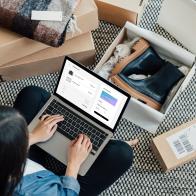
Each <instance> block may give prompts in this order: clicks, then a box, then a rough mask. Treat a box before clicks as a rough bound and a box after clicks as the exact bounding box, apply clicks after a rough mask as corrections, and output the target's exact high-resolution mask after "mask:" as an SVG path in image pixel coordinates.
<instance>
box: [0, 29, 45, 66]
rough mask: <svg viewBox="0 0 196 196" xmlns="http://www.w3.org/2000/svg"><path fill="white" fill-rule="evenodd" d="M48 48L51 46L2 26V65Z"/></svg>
mask: <svg viewBox="0 0 196 196" xmlns="http://www.w3.org/2000/svg"><path fill="white" fill-rule="evenodd" d="M46 48H49V46H47V45H45V44H42V43H40V42H36V41H34V40H31V39H28V38H25V37H22V36H20V35H18V34H16V33H14V32H11V31H9V30H6V29H4V28H1V27H0V65H3V64H6V63H9V62H11V61H14V60H16V59H19V58H22V57H24V56H27V55H30V54H33V53H35V52H38V51H40V50H43V49H46Z"/></svg>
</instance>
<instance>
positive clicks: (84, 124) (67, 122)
mask: <svg viewBox="0 0 196 196" xmlns="http://www.w3.org/2000/svg"><path fill="white" fill-rule="evenodd" d="M45 114H49V115H55V114H60V115H63V116H64V121H62V122H60V123H58V128H57V131H58V132H60V133H61V134H63V135H64V136H65V137H67V138H68V139H70V140H73V139H75V138H76V137H77V136H78V135H79V134H81V133H82V134H85V135H87V136H88V137H89V138H90V140H91V142H92V151H91V153H92V154H95V153H96V152H97V150H98V149H99V147H100V146H101V145H102V143H103V142H104V140H105V139H106V137H107V136H108V134H107V133H105V132H103V131H102V130H100V129H98V128H97V127H95V126H94V125H92V124H90V123H89V122H88V121H86V120H84V119H83V118H81V117H80V116H79V115H77V114H75V113H74V112H72V111H71V110H70V109H68V108H67V107H66V106H64V105H62V104H61V103H59V102H58V101H56V100H52V102H51V103H50V104H49V105H48V107H47V108H46V110H45V111H44V112H43V114H42V115H41V116H43V115H45Z"/></svg>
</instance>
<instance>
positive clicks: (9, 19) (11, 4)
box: [0, 0, 77, 47]
mask: <svg viewBox="0 0 196 196" xmlns="http://www.w3.org/2000/svg"><path fill="white" fill-rule="evenodd" d="M76 3H77V0H41V1H35V0H0V25H1V26H3V27H6V28H8V29H10V30H12V31H14V32H16V33H19V34H21V35H23V36H25V37H28V38H30V39H34V40H37V41H40V42H43V43H45V44H47V45H50V46H54V47H59V46H60V45H62V44H63V43H64V39H65V34H66V31H67V27H68V25H69V22H70V20H71V18H72V15H73V12H74V8H75V5H76ZM32 10H36V11H62V12H63V21H60V22H56V21H35V20H31V12H32Z"/></svg>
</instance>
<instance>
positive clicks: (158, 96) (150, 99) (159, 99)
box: [111, 62, 184, 110]
mask: <svg viewBox="0 0 196 196" xmlns="http://www.w3.org/2000/svg"><path fill="white" fill-rule="evenodd" d="M129 75H130V74H129V69H127V67H126V68H125V69H123V70H122V72H120V73H119V74H117V75H116V76H113V77H112V78H111V79H112V81H113V82H114V83H115V84H116V85H117V86H119V87H120V88H122V89H124V90H125V91H127V92H128V93H129V94H130V95H131V96H133V97H135V98H136V99H138V100H140V101H141V102H143V103H145V104H147V105H149V106H151V107H152V108H154V109H157V110H160V108H161V106H162V104H163V103H164V101H165V99H166V98H167V95H168V94H169V92H170V90H171V89H172V87H173V86H174V85H175V84H176V83H177V82H178V81H179V80H180V79H181V78H182V77H184V74H183V73H182V72H180V71H179V70H178V68H177V67H176V66H174V65H172V64H171V63H169V62H166V63H165V65H164V66H163V67H162V68H161V69H160V70H159V71H158V72H156V73H155V74H154V75H152V76H151V77H149V78H146V79H143V80H133V79H130V78H128V76H129Z"/></svg>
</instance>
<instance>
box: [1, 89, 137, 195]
mask: <svg viewBox="0 0 196 196" xmlns="http://www.w3.org/2000/svg"><path fill="white" fill-rule="evenodd" d="M49 97H50V94H49V93H48V92H46V91H45V90H43V89H41V88H39V87H33V86H31V87H27V88H25V89H23V90H22V91H21V92H20V93H19V95H18V97H17V98H16V101H15V104H14V108H15V109H13V108H10V107H4V106H1V107H0V195H2V196H4V195H6V196H8V195H43V196H44V195H48V196H50V195H53V196H56V195H65V196H66V195H68V196H75V195H79V194H80V195H85V196H88V195H89V196H94V195H98V194H99V193H101V192H102V191H103V190H105V189H106V188H107V187H109V186H110V185H111V184H112V183H113V182H114V181H116V180H117V179H118V178H119V177H120V176H121V175H122V174H123V173H124V172H125V171H126V170H128V169H129V168H130V166H131V165H132V161H133V152H132V148H131V145H135V144H136V143H137V140H133V141H129V142H123V141H117V140H111V141H110V142H109V143H108V145H107V146H106V147H105V148H104V150H103V151H102V153H101V154H100V156H99V157H98V159H97V160H96V161H95V163H94V164H93V166H92V167H91V168H90V170H89V171H88V172H87V174H86V175H85V176H77V175H78V171H79V168H80V165H81V164H82V163H83V161H84V160H85V159H86V158H87V156H88V154H89V152H90V151H91V149H92V144H91V142H90V140H89V138H88V137H87V136H85V135H82V134H81V135H79V136H78V137H77V138H76V139H75V140H73V141H72V142H70V147H69V153H68V164H67V168H66V171H65V172H64V174H62V176H57V175H55V174H54V173H52V172H51V171H49V170H46V169H45V168H44V167H43V166H42V165H40V164H38V163H36V162H34V161H33V160H30V159H27V157H28V149H29V148H30V147H31V146H32V145H33V144H36V143H38V142H44V141H47V140H48V139H50V138H51V137H52V136H53V134H54V133H55V131H56V129H57V126H58V122H60V121H63V116H60V115H54V116H49V115H45V116H43V117H42V118H41V120H40V122H39V124H38V125H37V127H36V128H35V129H34V130H33V131H32V132H31V133H30V134H29V133H28V129H27V124H28V123H29V122H30V121H31V120H32V119H33V117H34V116H35V115H36V114H37V112H38V111H39V110H40V109H41V107H42V106H43V105H44V104H45V102H46V101H47V100H48V98H49ZM16 109H17V110H18V111H19V112H20V113H19V112H18V111H17V110H16ZM31 150H33V148H30V151H31ZM30 158H31V157H30Z"/></svg>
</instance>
